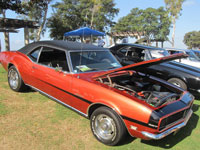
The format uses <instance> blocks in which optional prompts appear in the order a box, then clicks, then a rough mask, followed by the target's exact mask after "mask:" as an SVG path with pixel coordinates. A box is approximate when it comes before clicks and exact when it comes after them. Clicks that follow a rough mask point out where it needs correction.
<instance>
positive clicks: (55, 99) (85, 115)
mask: <svg viewBox="0 0 200 150" xmlns="http://www.w3.org/2000/svg"><path fill="white" fill-rule="evenodd" d="M26 85H27V86H30V87H31V88H33V89H34V90H36V91H38V92H41V93H42V94H44V95H46V96H48V97H49V98H51V99H52V100H54V101H56V102H58V103H60V104H62V105H64V106H66V107H68V108H70V109H72V110H74V111H76V112H78V113H79V114H81V115H83V116H84V117H86V118H87V117H88V115H87V114H85V113H83V112H81V111H79V110H77V109H76V108H74V107H72V106H70V105H68V104H65V103H63V102H62V101H60V100H58V99H57V98H55V97H53V96H51V95H49V94H47V93H45V92H43V91H41V90H39V89H38V88H35V87H33V86H31V85H29V84H26Z"/></svg>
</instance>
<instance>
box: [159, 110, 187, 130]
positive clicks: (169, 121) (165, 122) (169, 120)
mask: <svg viewBox="0 0 200 150" xmlns="http://www.w3.org/2000/svg"><path fill="white" fill-rule="evenodd" d="M189 110H190V108H188V109H184V110H182V111H180V112H177V113H175V114H173V115H171V116H168V117H166V118H164V119H162V120H161V123H160V127H159V131H161V130H163V129H165V128H167V127H169V126H171V125H173V124H175V123H176V122H178V121H180V120H181V119H184V118H185V116H186V115H187V114H188V112H189Z"/></svg>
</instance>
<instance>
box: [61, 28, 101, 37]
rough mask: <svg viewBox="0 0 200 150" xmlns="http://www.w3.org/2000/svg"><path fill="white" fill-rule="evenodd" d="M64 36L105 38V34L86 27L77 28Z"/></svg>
mask: <svg viewBox="0 0 200 150" xmlns="http://www.w3.org/2000/svg"><path fill="white" fill-rule="evenodd" d="M64 36H80V37H87V36H105V33H103V32H100V31H97V30H93V29H90V28H88V27H83V28H79V29H76V30H73V31H70V32H66V33H65V34H64Z"/></svg>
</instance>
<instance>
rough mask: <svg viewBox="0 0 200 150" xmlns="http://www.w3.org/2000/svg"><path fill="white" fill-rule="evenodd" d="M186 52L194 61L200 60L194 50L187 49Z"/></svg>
mask: <svg viewBox="0 0 200 150" xmlns="http://www.w3.org/2000/svg"><path fill="white" fill-rule="evenodd" d="M186 54H188V55H189V59H190V60H192V61H200V59H199V58H198V56H196V55H195V53H194V52H192V51H187V52H186Z"/></svg>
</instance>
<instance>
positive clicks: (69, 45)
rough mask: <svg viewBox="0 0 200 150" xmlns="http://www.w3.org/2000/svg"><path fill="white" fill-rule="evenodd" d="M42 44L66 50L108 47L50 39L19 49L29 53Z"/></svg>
mask: <svg viewBox="0 0 200 150" xmlns="http://www.w3.org/2000/svg"><path fill="white" fill-rule="evenodd" d="M40 46H47V47H52V48H58V49H62V50H64V51H69V50H107V49H106V48H102V47H97V46H95V45H92V44H85V43H79V42H71V41H62V40H48V41H38V42H33V43H30V44H28V45H26V46H24V47H23V48H21V49H19V50H18V51H19V52H21V53H24V54H28V53H29V52H31V51H32V50H34V49H35V48H37V47H40Z"/></svg>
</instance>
